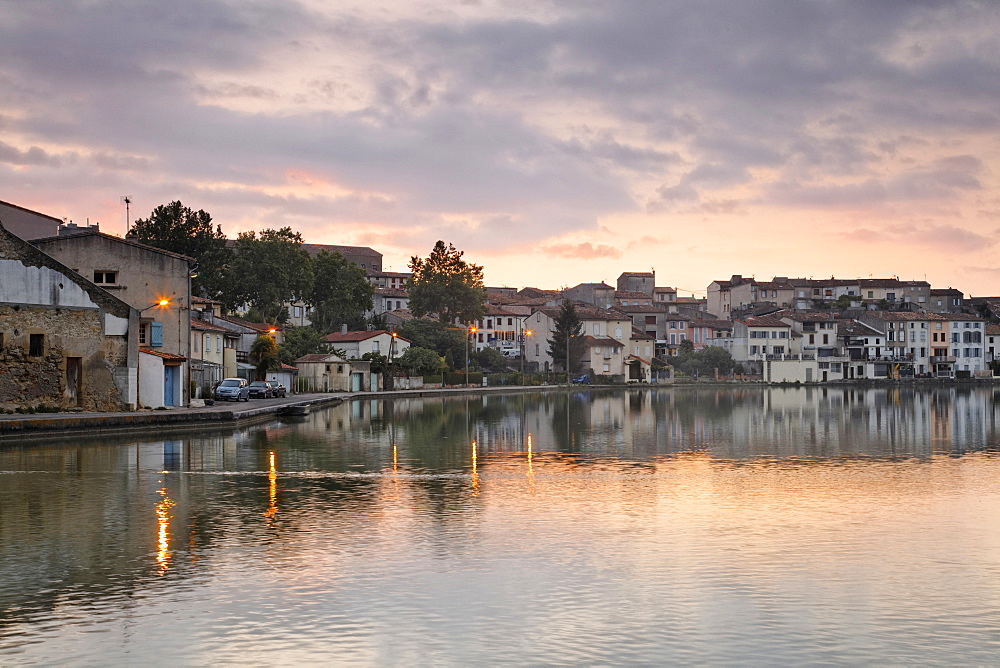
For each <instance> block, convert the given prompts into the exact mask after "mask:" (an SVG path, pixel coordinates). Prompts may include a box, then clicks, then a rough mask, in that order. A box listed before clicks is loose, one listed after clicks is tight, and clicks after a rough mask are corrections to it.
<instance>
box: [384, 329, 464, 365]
mask: <svg viewBox="0 0 1000 668" xmlns="http://www.w3.org/2000/svg"><path fill="white" fill-rule="evenodd" d="M399 333H400V336H402V337H404V338H405V339H406V340H408V341H409V342H410V346H411V347H412V346H417V347H420V348H430V349H431V350H433V351H435V352H436V353H437V354H438V355H439V356H440V357H443V358H444V359H445V363H446V364H447V365H448V367H449V368H452V369H457V368H459V367H462V368H464V367H465V335H466V334H467V332H466V331H465V330H462V329H460V328H457V327H448V326H447V325H445V324H444V323H442V322H439V321H437V320H411V321H409V322H407V323H406V324H405V325H403V326H402V327H400V329H399ZM456 360H461V363H456Z"/></svg>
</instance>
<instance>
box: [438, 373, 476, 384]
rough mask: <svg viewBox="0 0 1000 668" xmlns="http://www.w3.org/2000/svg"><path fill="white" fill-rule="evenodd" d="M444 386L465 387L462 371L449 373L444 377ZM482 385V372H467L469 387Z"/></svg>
mask: <svg viewBox="0 0 1000 668" xmlns="http://www.w3.org/2000/svg"><path fill="white" fill-rule="evenodd" d="M444 384H445V385H465V372H464V371H449V372H448V373H446V374H445V375H444ZM482 384H483V372H482V371H470V372H469V385H482Z"/></svg>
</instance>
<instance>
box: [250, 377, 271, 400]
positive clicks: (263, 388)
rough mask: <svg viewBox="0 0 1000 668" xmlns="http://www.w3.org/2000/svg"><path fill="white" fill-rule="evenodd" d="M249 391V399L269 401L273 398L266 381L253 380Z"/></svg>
mask: <svg viewBox="0 0 1000 668" xmlns="http://www.w3.org/2000/svg"><path fill="white" fill-rule="evenodd" d="M249 389H250V398H251V399H270V398H271V397H273V396H274V394H273V393H272V392H271V386H270V385H268V384H267V381H266V380H255V381H254V382H252V383H250V386H249Z"/></svg>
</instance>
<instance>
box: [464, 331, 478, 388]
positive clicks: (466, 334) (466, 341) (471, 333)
mask: <svg viewBox="0 0 1000 668" xmlns="http://www.w3.org/2000/svg"><path fill="white" fill-rule="evenodd" d="M478 331H479V330H478V329H476V328H475V327H469V331H468V332H466V333H465V384H466V386H468V384H469V337H470V336H472V335H474V334H475V333H476V332H478Z"/></svg>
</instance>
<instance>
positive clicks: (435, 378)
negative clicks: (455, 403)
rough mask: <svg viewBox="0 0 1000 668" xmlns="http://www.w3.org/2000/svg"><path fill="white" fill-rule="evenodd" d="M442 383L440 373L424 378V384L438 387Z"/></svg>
mask: <svg viewBox="0 0 1000 668" xmlns="http://www.w3.org/2000/svg"><path fill="white" fill-rule="evenodd" d="M443 382H444V375H442V374H440V373H435V374H431V375H428V376H424V383H425V384H428V385H440V384H441V383H443Z"/></svg>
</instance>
